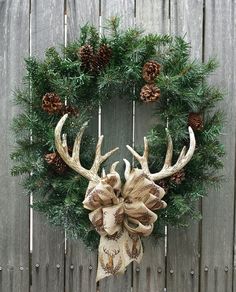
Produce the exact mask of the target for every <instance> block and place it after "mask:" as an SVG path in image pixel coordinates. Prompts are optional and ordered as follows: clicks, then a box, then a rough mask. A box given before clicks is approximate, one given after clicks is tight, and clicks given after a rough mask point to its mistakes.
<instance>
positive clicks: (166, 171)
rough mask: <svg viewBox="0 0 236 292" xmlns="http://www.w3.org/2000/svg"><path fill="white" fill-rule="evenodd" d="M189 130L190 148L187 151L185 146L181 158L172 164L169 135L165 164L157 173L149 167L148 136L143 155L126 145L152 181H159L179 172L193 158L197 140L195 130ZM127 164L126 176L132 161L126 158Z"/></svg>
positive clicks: (145, 140) (171, 147) (171, 145)
mask: <svg viewBox="0 0 236 292" xmlns="http://www.w3.org/2000/svg"><path fill="white" fill-rule="evenodd" d="M188 130H189V136H190V146H189V149H188V151H187V153H186V147H184V148H183V149H182V151H181V153H180V155H179V158H178V160H177V162H176V163H175V164H174V165H173V166H171V161H172V156H173V143H172V139H171V136H170V135H169V134H167V135H168V146H167V152H166V158H165V162H164V166H163V167H162V170H161V171H159V172H157V173H150V170H149V167H148V142H147V138H146V137H144V152H143V155H142V156H141V155H139V154H138V153H137V152H136V151H135V150H134V149H133V148H132V147H130V146H129V145H127V146H126V147H127V148H128V149H129V151H130V152H131V153H132V154H133V156H134V157H135V158H136V159H137V160H138V162H139V163H140V165H141V167H142V170H143V171H144V173H145V174H146V175H147V176H148V177H149V178H150V179H151V180H152V181H157V180H160V179H162V178H165V177H168V176H171V175H172V174H174V173H176V172H178V171H179V170H181V169H182V168H183V167H184V166H185V165H186V164H187V163H188V162H189V161H190V159H191V158H192V156H193V153H194V150H195V146H196V141H195V136H194V133H193V130H192V128H191V127H189V128H188ZM124 161H125V164H126V170H125V177H128V175H129V173H130V163H129V162H128V161H127V160H126V159H124Z"/></svg>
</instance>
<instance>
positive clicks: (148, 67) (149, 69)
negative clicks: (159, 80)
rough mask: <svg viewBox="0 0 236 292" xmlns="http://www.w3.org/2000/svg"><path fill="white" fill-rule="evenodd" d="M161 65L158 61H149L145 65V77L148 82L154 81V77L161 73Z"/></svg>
mask: <svg viewBox="0 0 236 292" xmlns="http://www.w3.org/2000/svg"><path fill="white" fill-rule="evenodd" d="M160 68H161V65H160V64H158V63H157V62H156V61H148V62H147V63H145V64H144V66H143V79H144V80H145V81H146V82H147V83H153V82H154V79H155V78H156V77H157V76H158V75H159V74H160Z"/></svg>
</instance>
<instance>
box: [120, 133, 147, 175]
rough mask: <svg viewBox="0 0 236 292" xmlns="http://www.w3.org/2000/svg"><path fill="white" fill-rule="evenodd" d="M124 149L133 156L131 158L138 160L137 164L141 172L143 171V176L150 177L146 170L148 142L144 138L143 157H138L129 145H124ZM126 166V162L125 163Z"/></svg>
mask: <svg viewBox="0 0 236 292" xmlns="http://www.w3.org/2000/svg"><path fill="white" fill-rule="evenodd" d="M126 147H127V148H128V150H129V151H130V152H131V153H132V154H133V156H134V157H135V158H136V159H137V160H138V162H139V163H140V165H141V167H142V170H143V171H144V173H145V174H147V175H150V171H149V168H148V141H147V138H146V137H144V151H143V155H142V156H141V155H139V154H138V153H137V152H136V151H135V150H134V149H133V148H132V147H130V146H129V145H126ZM125 163H126V165H127V162H126V161H125Z"/></svg>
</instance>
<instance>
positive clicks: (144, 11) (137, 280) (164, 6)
mask: <svg viewBox="0 0 236 292" xmlns="http://www.w3.org/2000/svg"><path fill="white" fill-rule="evenodd" d="M168 21H169V2H168V1H165V0H162V1H153V0H148V1H146V0H145V1H144V0H137V1H136V25H137V26H138V27H141V28H143V29H145V33H160V34H162V33H163V34H164V33H168V26H169V25H168ZM157 109H158V103H153V104H142V103H139V102H137V103H136V106H135V132H134V137H135V139H134V143H135V145H136V146H137V145H142V144H143V137H144V136H145V135H146V134H147V132H148V130H149V129H150V128H151V127H152V126H154V125H155V124H156V123H158V116H157V114H156V111H157ZM144 121H145V122H144ZM143 244H144V256H143V259H142V262H141V264H140V265H134V272H133V273H134V274H133V277H134V283H133V285H134V291H135V292H141V291H151V292H154V291H155V292H159V291H164V288H165V238H160V239H158V240H157V241H156V240H152V239H144V240H143Z"/></svg>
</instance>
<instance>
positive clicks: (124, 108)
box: [99, 0, 134, 292]
mask: <svg viewBox="0 0 236 292" xmlns="http://www.w3.org/2000/svg"><path fill="white" fill-rule="evenodd" d="M113 16H119V17H120V19H121V27H122V28H127V27H129V26H132V25H134V0H114V1H108V0H101V17H102V26H104V25H105V23H106V19H108V18H110V17H113ZM101 118H102V134H103V135H104V136H105V138H104V151H107V150H110V149H112V148H114V147H117V146H118V147H119V151H117V153H115V154H114V155H112V157H111V159H109V161H108V163H109V165H110V163H112V162H113V161H118V160H119V161H120V164H119V166H118V169H119V172H120V173H121V174H122V173H123V169H124V168H123V158H125V157H126V158H128V157H130V156H129V155H128V151H127V150H126V144H130V145H131V144H132V128H133V125H132V102H131V101H127V98H125V97H123V98H121V96H114V97H112V99H111V100H109V101H107V103H106V104H105V105H104V106H103V107H102V117H101ZM131 277H132V265H130V266H129V267H128V269H127V271H126V272H125V274H124V275H119V276H116V277H110V278H107V279H104V280H102V281H100V283H99V291H100V292H105V291H109V292H113V291H120V292H121V291H122V292H127V291H131Z"/></svg>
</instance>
